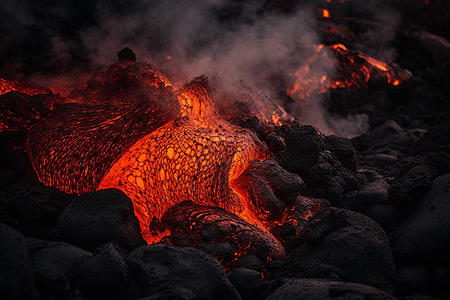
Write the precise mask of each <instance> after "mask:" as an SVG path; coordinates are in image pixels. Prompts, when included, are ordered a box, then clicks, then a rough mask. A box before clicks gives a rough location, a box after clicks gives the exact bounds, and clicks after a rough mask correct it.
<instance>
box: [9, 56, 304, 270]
mask: <svg viewBox="0 0 450 300" xmlns="http://www.w3.org/2000/svg"><path fill="white" fill-rule="evenodd" d="M127 51H131V50H129V49H128V50H126V51H125V52H121V54H119V58H120V61H119V62H118V63H117V64H115V65H113V66H111V67H110V68H109V70H108V71H107V72H105V73H102V74H96V75H95V77H94V79H92V80H90V81H89V82H87V83H86V84H84V85H81V86H80V87H79V88H78V89H73V90H72V91H71V92H70V93H67V94H68V96H67V97H64V98H63V97H59V95H54V94H52V93H50V94H49V95H50V97H44V98H42V99H41V98H36V97H40V95H39V94H38V95H35V96H27V95H24V94H20V93H15V92H12V93H9V94H6V95H3V96H2V97H3V98H4V101H3V102H2V106H3V108H4V111H5V112H6V113H5V114H4V115H2V120H3V121H2V124H3V127H4V129H6V130H18V129H20V128H28V133H27V138H26V144H25V149H26V152H27V154H28V155H29V157H30V160H31V162H32V164H33V167H34V169H35V171H36V173H37V175H38V177H39V179H40V180H41V181H42V182H43V183H44V184H46V185H48V186H53V187H56V188H58V189H61V190H63V191H65V192H67V193H78V194H80V193H84V192H88V191H95V190H99V189H106V188H118V189H120V190H122V191H123V192H125V193H126V194H127V195H128V196H129V197H130V198H131V200H132V201H133V205H134V210H135V214H136V216H137V218H138V220H139V222H140V226H141V230H142V234H143V236H144V238H145V239H146V240H147V242H148V243H155V242H158V241H160V240H161V238H163V237H164V236H168V238H167V237H166V239H165V242H168V243H171V244H174V245H178V244H179V243H178V242H177V241H176V239H171V238H170V234H172V236H174V235H177V234H178V233H179V232H181V231H183V232H185V233H186V234H187V235H191V236H192V235H194V229H192V228H191V229H189V230H187V231H186V230H184V229H183V228H185V227H186V226H188V228H190V226H191V227H192V226H194V225H196V226H194V227H195V228H197V230H198V231H202V232H207V231H208V230H207V228H210V229H211V228H218V227H220V228H221V230H219V231H220V232H222V234H219V233H216V236H218V237H220V236H223V235H226V236H228V237H232V240H233V241H234V242H233V241H231V240H229V238H228V242H230V243H232V245H233V246H234V247H235V249H236V250H235V251H236V255H238V254H242V253H246V252H248V251H249V249H253V248H255V247H257V245H259V244H263V247H262V248H264V249H265V250H264V251H263V252H264V253H263V254H261V253H260V254H259V257H260V258H261V260H263V261H270V260H273V259H283V258H284V257H285V250H284V248H283V246H282V244H281V243H280V241H278V240H277V239H276V238H274V237H273V236H272V234H271V233H270V232H269V229H270V225H269V224H270V222H272V221H274V219H275V218H276V217H277V216H281V214H282V211H283V209H284V208H285V206H286V205H285V203H283V201H281V200H280V199H278V198H277V197H276V196H275V195H274V191H273V190H274V189H275V190H276V189H278V190H280V188H281V189H282V187H274V188H272V187H270V178H269V177H270V176H271V175H270V174H269V173H267V172H265V173H264V168H265V167H262V169H261V170H262V171H261V174H257V176H254V177H253V176H250V177H249V176H248V174H247V173H245V171H246V170H247V169H248V167H249V166H250V165H252V166H255V163H256V162H258V161H263V160H265V159H266V158H268V157H269V156H270V151H269V150H268V148H267V146H266V144H265V143H263V142H262V141H261V140H260V139H259V138H258V137H257V136H256V134H255V133H253V132H252V131H250V130H248V129H244V128H242V127H238V126H235V125H232V124H230V123H229V122H227V121H225V120H224V119H222V118H221V117H220V116H219V114H218V113H217V111H216V108H215V104H214V99H213V96H212V92H211V89H210V87H209V83H208V80H207V79H206V77H198V78H196V79H194V80H193V81H192V82H191V83H189V84H186V85H184V86H183V87H182V88H181V89H179V90H175V89H174V88H173V87H172V85H171V84H170V82H169V81H168V79H167V78H165V77H164V76H163V75H162V73H160V72H159V71H158V70H156V69H155V68H153V67H151V66H150V65H148V64H141V63H136V62H135V61H134V59H133V55H134V54H133V55H131V54H130V53H129V52H127ZM124 53H125V58H123V55H124ZM127 55H128V56H127ZM130 55H131V59H130V57H129V56H130ZM30 94H31V95H33V94H34V93H30ZM36 103H39V105H38V106H36ZM35 106H36V107H35ZM27 110H31V111H32V112H33V113H31V114H29V116H25V117H26V118H25V121H26V122H25V121H24V120H22V119H21V118H20V117H13V118H12V117H11V116H17V115H19V114H20V113H21V112H23V111H27ZM7 121H8V122H7ZM31 125H32V126H31ZM256 164H257V163H256ZM280 169H281V168H280ZM283 172H284V173H286V176H285V177H286V178H287V179H288V180H291V185H292V183H294V188H293V190H294V193H298V191H299V190H300V189H301V188H303V186H304V183H303V181H302V180H301V179H300V177H299V176H298V175H295V174H290V173H289V174H288V172H286V171H284V170H283V171H281V173H283ZM264 176H265V177H264ZM253 186H257V187H258V188H261V189H262V190H263V191H264V192H263V193H260V194H259V196H260V197H256V198H255V197H249V196H248V195H249V194H250V193H254V190H252V188H253ZM257 193H258V192H257ZM186 207H188V208H189V209H188V210H186ZM177 208H178V209H179V210H181V211H180V212H178V213H177V212H176V211H177ZM219 208H222V209H225V210H218V209H219ZM168 212H171V213H168ZM180 214H181V215H186V214H187V215H186V218H185V222H184V223H183V222H180V220H177V218H176V216H177V215H180ZM199 216H202V217H199ZM238 216H239V217H238ZM192 218H195V219H196V220H197V222H191V221H189V219H192ZM199 218H200V219H201V221H200V219H199ZM191 223H192V224H191ZM187 224H191V225H187ZM201 224H203V225H201ZM177 226H178V227H177ZM211 226H212V227H211ZM218 237H217V238H216V239H215V241H214V243H220V242H221V241H222V240H223V241H224V240H227V239H225V238H218ZM198 239H199V237H197V240H193V241H191V242H190V245H193V246H194V245H195V244H198V243H199V242H200V241H199V240H198ZM201 239H203V240H205V239H207V240H209V241H210V242H211V237H206V236H204V237H203V238H201ZM259 252H261V251H259Z"/></svg>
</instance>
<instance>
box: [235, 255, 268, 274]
mask: <svg viewBox="0 0 450 300" xmlns="http://www.w3.org/2000/svg"><path fill="white" fill-rule="evenodd" d="M236 267H238V268H239V267H241V268H246V269H249V270H253V271H257V272H260V273H261V272H262V271H263V264H262V261H261V260H260V259H259V258H258V257H256V256H255V255H252V254H244V255H241V256H240V257H239V258H238V259H237V260H236Z"/></svg>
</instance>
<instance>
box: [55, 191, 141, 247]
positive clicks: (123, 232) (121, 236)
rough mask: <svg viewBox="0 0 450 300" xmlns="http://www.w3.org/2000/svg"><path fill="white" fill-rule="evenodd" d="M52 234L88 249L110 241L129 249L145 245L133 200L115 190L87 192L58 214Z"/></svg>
mask: <svg viewBox="0 0 450 300" xmlns="http://www.w3.org/2000/svg"><path fill="white" fill-rule="evenodd" d="M53 234H54V235H55V237H56V238H61V239H62V240H64V241H67V242H69V243H72V244H74V245H77V246H79V247H81V248H83V249H86V250H88V251H94V250H95V249H96V248H97V247H100V246H101V245H103V244H104V243H106V242H110V241H117V242H120V244H121V245H122V246H124V247H125V248H128V249H134V248H136V247H138V246H141V245H144V244H145V241H144V240H143V238H142V235H141V228H140V226H139V222H138V220H137V218H136V216H135V214H134V209H133V203H132V202H131V200H130V198H128V197H127V196H126V195H125V194H124V193H123V192H122V191H120V190H116V189H108V190H101V191H98V192H95V193H93V192H91V193H84V194H82V195H81V196H79V197H77V198H76V199H74V200H73V201H72V202H71V203H70V204H69V205H68V206H67V208H66V209H65V210H64V211H63V212H62V213H61V215H60V216H59V219H58V223H57V224H56V227H55V231H54V233H53Z"/></svg>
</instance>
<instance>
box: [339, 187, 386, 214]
mask: <svg viewBox="0 0 450 300" xmlns="http://www.w3.org/2000/svg"><path fill="white" fill-rule="evenodd" d="M388 189H389V184H388V183H387V182H386V181H384V180H382V179H379V180H376V181H373V182H370V183H368V184H366V185H365V186H363V187H362V188H361V189H360V190H358V191H353V192H349V193H346V194H345V195H344V199H343V200H342V202H341V203H340V205H339V206H340V207H342V208H345V209H349V210H353V211H357V212H363V211H364V210H366V209H367V208H369V207H370V206H371V205H373V204H382V203H387V201H388V199H389V197H388Z"/></svg>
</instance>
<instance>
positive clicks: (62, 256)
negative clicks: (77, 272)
mask: <svg viewBox="0 0 450 300" xmlns="http://www.w3.org/2000/svg"><path fill="white" fill-rule="evenodd" d="M26 241H27V247H28V252H29V253H30V257H31V265H32V268H33V275H34V280H35V283H36V290H38V291H39V292H40V293H41V294H42V295H43V296H44V297H46V298H56V299H58V298H66V297H68V296H69V295H70V294H72V293H73V290H72V289H71V288H70V286H69V284H68V281H67V278H68V274H69V271H70V269H71V268H72V266H73V265H74V263H75V262H76V261H77V260H78V259H79V258H81V257H83V256H91V255H92V253H90V252H88V251H86V250H83V249H81V248H78V247H76V246H73V245H70V244H66V243H61V242H49V241H45V240H38V239H33V238H27V239H26Z"/></svg>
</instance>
